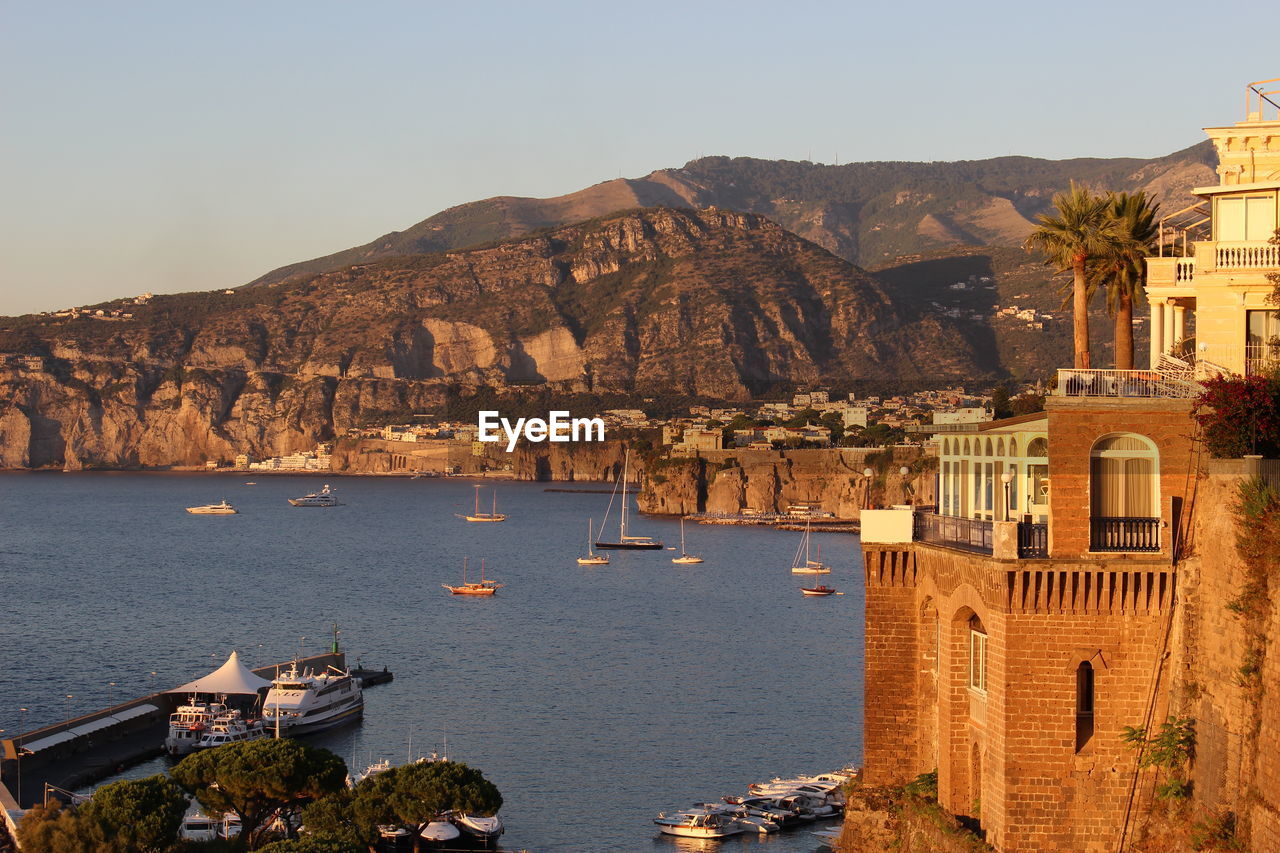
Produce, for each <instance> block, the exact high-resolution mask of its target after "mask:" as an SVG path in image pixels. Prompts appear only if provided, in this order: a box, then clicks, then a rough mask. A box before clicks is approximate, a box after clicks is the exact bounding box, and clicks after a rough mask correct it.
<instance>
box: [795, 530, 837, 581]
mask: <svg viewBox="0 0 1280 853" xmlns="http://www.w3.org/2000/svg"><path fill="white" fill-rule="evenodd" d="M801 554H803V555H804V559H803V560H801V559H800V555H801ZM791 573H792V574H793V575H829V574H831V569H830V568H829V567H828V566H826V565H824V564H823V562H822V552H821V551H819V552H818V559H816V560H811V559H809V522H807V521H806V522H805V523H804V536H803V537H801V539H800V546H799V547H798V548H796V556H795V559H793V560H792V561H791Z"/></svg>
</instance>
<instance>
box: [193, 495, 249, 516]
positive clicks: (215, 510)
mask: <svg viewBox="0 0 1280 853" xmlns="http://www.w3.org/2000/svg"><path fill="white" fill-rule="evenodd" d="M187 512H189V513H191V514H192V515H236V514H238V513H239V512H240V510H238V509H236V508H235V507H233V506H232V505H231V504H229V503H227V499H226V498H223V499H222V503H216V504H203V505H201V506H189V507H187Z"/></svg>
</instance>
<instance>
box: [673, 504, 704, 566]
mask: <svg viewBox="0 0 1280 853" xmlns="http://www.w3.org/2000/svg"><path fill="white" fill-rule="evenodd" d="M671 562H673V563H680V564H686V563H701V562H702V558H701V557H695V556H694V555H693V554H689V553H687V552H686V551H685V550H684V516H683V515H682V516H680V556H679V557H672V558H671Z"/></svg>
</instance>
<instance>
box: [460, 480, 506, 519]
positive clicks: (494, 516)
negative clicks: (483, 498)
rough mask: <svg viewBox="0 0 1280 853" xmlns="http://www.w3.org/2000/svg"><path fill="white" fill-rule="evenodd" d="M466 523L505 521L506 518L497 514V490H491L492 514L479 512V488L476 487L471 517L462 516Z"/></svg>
mask: <svg viewBox="0 0 1280 853" xmlns="http://www.w3.org/2000/svg"><path fill="white" fill-rule="evenodd" d="M462 517H463V518H465V519H466V520H467V521H506V520H507V517H506V515H504V514H503V513H500V512H498V490H497V489H494V490H493V512H481V511H480V486H479V485H477V486H476V506H475V509H474V510H473V511H472V513H471V515H464V516H462Z"/></svg>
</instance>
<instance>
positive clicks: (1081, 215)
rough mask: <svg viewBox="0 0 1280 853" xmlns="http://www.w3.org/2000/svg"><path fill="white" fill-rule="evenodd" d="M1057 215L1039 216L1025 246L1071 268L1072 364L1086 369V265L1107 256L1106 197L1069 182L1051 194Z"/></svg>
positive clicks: (1110, 243)
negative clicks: (1067, 188) (1058, 191)
mask: <svg viewBox="0 0 1280 853" xmlns="http://www.w3.org/2000/svg"><path fill="white" fill-rule="evenodd" d="M1053 206H1054V207H1055V208H1057V215H1049V214H1045V215H1043V216H1041V217H1040V222H1039V226H1038V227H1037V228H1036V230H1034V231H1032V232H1031V235H1030V236H1029V237H1027V242H1026V248H1028V249H1039V250H1040V251H1041V252H1043V253H1044V255H1045V263H1046V264H1048V265H1050V266H1053V267H1057V268H1058V270H1059V271H1060V272H1066V271H1067V270H1070V271H1071V276H1072V282H1071V311H1072V315H1073V321H1074V338H1075V367H1077V368H1080V369H1084V370H1087V369H1088V368H1089V367H1091V366H1092V365H1091V364H1090V358H1089V280H1088V266H1089V262H1090V261H1096V260H1097V259H1099V258H1104V257H1107V256H1109V255H1111V254H1112V253H1113V252H1114V251H1115V246H1116V239H1115V237H1114V234H1113V231H1112V229H1111V228H1110V227H1109V226H1108V222H1109V217H1108V215H1107V207H1108V200H1107V197H1106V196H1097V195H1094V194H1093V193H1091V192H1089V190H1088V188H1087V187H1084V186H1081V185H1080V184H1077V183H1076V182H1075V181H1072V182H1071V188H1070V189H1069V190H1067V191H1066V192H1063V193H1058V194H1057V195H1055V196H1054V197H1053Z"/></svg>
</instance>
